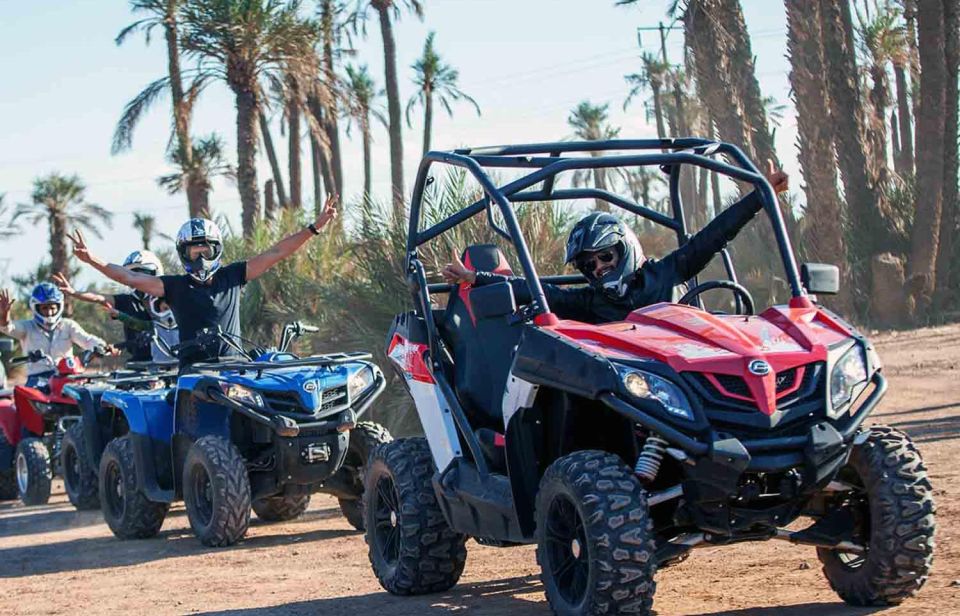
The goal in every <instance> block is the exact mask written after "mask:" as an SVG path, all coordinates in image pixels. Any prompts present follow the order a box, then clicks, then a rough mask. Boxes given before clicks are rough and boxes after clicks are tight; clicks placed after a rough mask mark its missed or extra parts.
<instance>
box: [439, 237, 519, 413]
mask: <svg viewBox="0 0 960 616" xmlns="http://www.w3.org/2000/svg"><path fill="white" fill-rule="evenodd" d="M461 260H462V261H463V264H464V265H465V266H466V267H467V269H469V270H471V271H476V272H493V273H495V274H502V275H504V276H512V275H513V272H512V270H511V269H510V266H509V265H508V264H507V260H506V258H504V256H503V253H501V252H500V249H498V248H497V247H496V245H494V244H476V245H473V246H468V247H467V248H466V250H464V251H463V256H462V257H461ZM472 289H473V287H472V286H471V285H469V284H462V285H456V286H454V288H453V289H452V290H451V291H450V298H449V299H448V301H447V307H446V310H444V313H443V317H442V319H441V320H440V326H439V327H440V333H441V336H442V337H443V340H444V342H446V344H447V346H448V347H449V349H450V352H451V354H452V355H453V360H454V376H453V385H454V390H455V391H456V393H457V397H458V398H459V399H460V403H461V404H462V405H463V407H464V410H465V411H466V413H467V415H468V417H469V419H470V421H471V423H472V424H473V426H474V428H483V427H486V428H492V429H494V430H497V431H498V432H502V431H503V429H504V425H503V410H502V401H503V392H504V389H505V388H506V383H507V376H508V375H509V373H510V366H511V365H512V363H513V351H514V349H515V348H516V346H517V343H518V342H519V340H520V333H521V331H522V328H521V326H520V325H519V324H512V325H511V324H510V323H508V321H507V319H506V318H505V317H502V316H501V317H494V318H478V317H476V315H474V312H473V308H472V305H471V302H470V293H471V291H472Z"/></svg>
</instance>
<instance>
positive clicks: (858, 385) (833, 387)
mask: <svg viewBox="0 0 960 616" xmlns="http://www.w3.org/2000/svg"><path fill="white" fill-rule="evenodd" d="M866 382H867V363H866V360H865V358H864V356H863V349H862V348H861V347H860V345H859V344H854V345H853V346H852V347H850V349H849V350H848V351H847V352H846V353H844V354H843V355H842V356H841V357H840V359H839V360H838V361H837V363H836V364H834V365H833V369H832V370H831V371H830V407H831V415H833V416H834V417H835V416H836V415H838V414H839V411H840V410H841V408H842V407H843V406H844V405H846V404H847V403H848V402H850V401H851V400H852V399H853V398H854V396H855V395H856V394H858V393H859V391H858V390H862V388H863V386H864V385H866Z"/></svg>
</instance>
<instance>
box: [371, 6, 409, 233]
mask: <svg viewBox="0 0 960 616" xmlns="http://www.w3.org/2000/svg"><path fill="white" fill-rule="evenodd" d="M377 12H378V13H379V14H380V32H381V34H382V36H383V62H384V73H385V81H386V89H387V115H388V117H389V119H390V186H391V191H392V199H393V217H394V222H395V223H396V224H397V226H398V227H399V228H402V227H403V223H404V219H405V218H406V216H407V212H406V206H405V204H404V197H405V190H404V188H403V132H402V131H403V128H402V126H401V119H400V86H399V85H398V82H397V45H396V42H395V41H394V39H393V25H392V24H391V23H390V9H389V8H388V7H386V6H381V5H380V4H377Z"/></svg>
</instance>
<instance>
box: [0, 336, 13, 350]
mask: <svg viewBox="0 0 960 616" xmlns="http://www.w3.org/2000/svg"><path fill="white" fill-rule="evenodd" d="M13 347H14V342H13V338H0V353H13Z"/></svg>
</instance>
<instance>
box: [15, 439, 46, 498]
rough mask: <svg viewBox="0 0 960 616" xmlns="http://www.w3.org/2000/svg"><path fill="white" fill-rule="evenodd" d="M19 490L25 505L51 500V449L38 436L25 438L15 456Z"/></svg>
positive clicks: (18, 446)
mask: <svg viewBox="0 0 960 616" xmlns="http://www.w3.org/2000/svg"><path fill="white" fill-rule="evenodd" d="M14 464H15V468H16V475H17V491H18V493H19V494H20V500H21V501H23V504H24V505H44V504H46V502H47V501H48V500H50V483H51V482H52V480H53V474H52V469H51V468H50V450H49V449H47V446H46V445H44V444H43V441H41V440H40V439H38V438H33V437H31V438H25V439H23V440H22V441H20V444H19V445H17V453H16V457H15V462H14Z"/></svg>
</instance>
